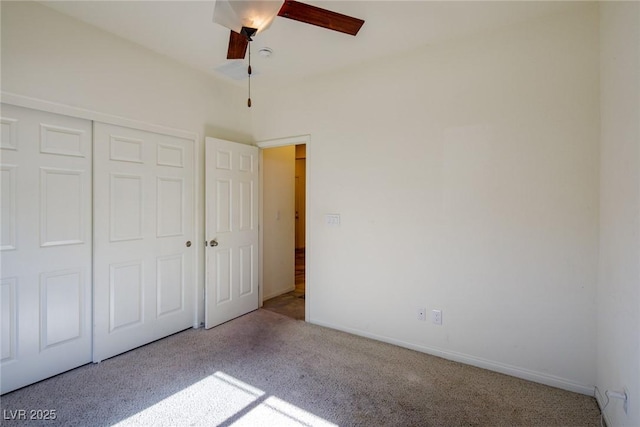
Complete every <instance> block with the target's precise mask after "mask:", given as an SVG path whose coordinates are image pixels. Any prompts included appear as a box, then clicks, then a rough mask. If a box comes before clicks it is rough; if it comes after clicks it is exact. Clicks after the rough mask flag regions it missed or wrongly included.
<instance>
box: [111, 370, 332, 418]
mask: <svg viewBox="0 0 640 427" xmlns="http://www.w3.org/2000/svg"><path fill="white" fill-rule="evenodd" d="M221 424H222V425H227V426H231V425H233V426H255V425H277V426H327V427H328V426H336V424H333V423H331V422H329V421H326V420H325V419H323V418H321V417H318V416H316V415H314V414H312V413H310V412H307V411H305V410H303V409H301V408H299V407H297V406H295V405H293V404H291V403H289V402H286V401H284V400H282V399H279V398H277V397H275V396H269V395H267V394H266V393H265V392H264V391H262V390H260V389H258V388H256V387H253V386H252V385H250V384H247V383H244V382H242V381H240V380H238V379H237V378H234V377H232V376H231V375H227V374H225V373H224V372H220V371H218V372H216V373H215V374H213V375H210V376H208V377H206V378H204V379H202V380H200V381H198V382H197V383H194V384H192V385H191V386H189V387H187V388H184V389H182V390H180V391H179V392H177V393H175V394H173V395H171V396H169V397H167V398H165V399H163V400H161V401H159V402H158V403H156V404H154V405H152V406H149V407H148V408H146V409H144V410H142V411H140V412H138V413H136V414H134V415H132V416H131V417H129V418H127V419H125V420H122V421H121V422H120V423H118V424H116V425H117V426H128V425H221Z"/></svg>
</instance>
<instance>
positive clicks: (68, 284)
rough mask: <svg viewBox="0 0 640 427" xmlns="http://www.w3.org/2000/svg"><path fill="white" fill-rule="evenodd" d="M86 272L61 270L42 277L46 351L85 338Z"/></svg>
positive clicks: (43, 338)
mask: <svg viewBox="0 0 640 427" xmlns="http://www.w3.org/2000/svg"><path fill="white" fill-rule="evenodd" d="M82 288H83V286H82V273H81V272H80V271H59V272H52V273H42V274H41V275H40V296H41V303H40V310H41V313H40V319H41V322H42V331H43V334H42V343H41V348H42V349H43V350H44V349H46V348H48V347H51V346H53V345H57V344H60V343H63V342H65V341H68V340H72V339H77V338H80V336H81V328H82V310H83V304H82V301H83V299H82Z"/></svg>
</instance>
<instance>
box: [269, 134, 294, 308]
mask: <svg viewBox="0 0 640 427" xmlns="http://www.w3.org/2000/svg"><path fill="white" fill-rule="evenodd" d="M295 162H296V160H295V146H294V145H289V146H286V147H277V148H267V149H265V150H263V152H262V170H263V176H264V179H263V181H262V197H263V205H262V215H263V217H262V223H261V230H262V236H263V239H262V242H263V243H262V245H263V246H262V261H263V266H262V268H263V270H262V271H263V276H262V284H263V291H262V292H263V300H267V299H269V298H273V297H275V296H278V295H281V294H283V293H286V292H289V291H292V290H294V289H295Z"/></svg>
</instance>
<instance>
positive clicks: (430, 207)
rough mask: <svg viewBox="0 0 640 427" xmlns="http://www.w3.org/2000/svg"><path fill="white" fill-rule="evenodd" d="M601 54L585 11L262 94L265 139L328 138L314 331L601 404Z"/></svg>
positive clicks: (592, 15)
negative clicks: (333, 221)
mask: <svg viewBox="0 0 640 427" xmlns="http://www.w3.org/2000/svg"><path fill="white" fill-rule="evenodd" d="M598 60H599V57H598V10H597V5H594V4H585V5H584V6H583V7H582V8H579V9H578V11H577V12H575V13H570V14H564V15H561V16H554V17H547V18H544V19H540V20H536V21H532V22H529V23H526V24H522V25H519V26H517V27H510V28H504V29H500V30H496V31H494V32H490V33H485V34H481V35H477V36H475V37H474V38H473V39H466V40H459V41H453V42H449V43H445V44H441V45H437V46H431V47H424V48H422V49H420V50H416V51H412V52H409V53H406V54H403V55H399V56H397V57H394V58H385V59H384V60H380V61H376V62H371V63H364V64H359V65H358V66H357V67H353V68H349V69H345V70H342V71H340V72H336V73H333V74H331V75H324V76H318V77H316V78H312V79H308V80H306V81H304V82H299V83H289V86H287V87H285V86H282V87H272V88H264V86H263V87H262V88H258V89H256V90H255V93H254V99H256V100H257V99H260V100H261V101H260V102H256V103H255V104H256V108H255V109H253V112H252V114H253V117H252V120H253V124H254V134H255V135H254V136H255V137H256V139H258V140H264V139H271V138H278V137H286V136H290V135H299V134H307V133H309V134H311V139H312V142H311V143H310V144H309V145H308V147H307V149H308V150H309V158H308V159H307V179H308V193H307V209H308V219H309V224H308V227H309V228H308V230H309V236H308V237H307V242H308V243H307V244H308V246H310V248H309V249H310V251H311V253H312V256H311V259H310V260H309V261H308V263H309V273H308V277H307V287H308V289H309V291H310V292H309V294H310V295H312V297H311V298H310V318H309V320H310V321H311V322H313V323H317V324H322V325H328V326H331V327H334V328H337V329H342V330H347V331H351V332H355V333H357V334H361V335H365V336H371V337H374V338H378V339H381V340H385V341H390V342H395V343H398V344H401V345H405V346H407V347H411V348H415V349H419V350H422V351H426V352H430V353H434V354H441V355H444V356H445V357H449V358H451V359H455V360H461V361H465V362H467V363H472V364H475V365H479V366H485V367H488V368H491V369H495V370H498V371H502V372H507V373H511V374H514V375H517V376H521V377H524V378H531V379H534V380H536V381H541V382H543V383H547V384H552V385H556V386H560V387H564V388H567V389H571V390H577V391H581V392H584V393H592V391H593V388H592V386H593V384H594V383H595V366H596V364H595V340H596V337H595V330H596V323H595V316H594V310H595V292H596V276H597V264H598V263H597V244H598V197H599V194H598V193H599V190H598V188H599V185H598V180H599V177H598V161H599V156H598V150H599V146H598V139H599V126H598V122H599V91H598V84H599V72H598ZM325 213H339V214H341V218H342V224H341V226H339V227H328V226H326V225H325V224H324V214H325ZM417 307H426V308H427V309H428V310H431V309H441V310H443V319H444V323H443V325H442V326H436V325H433V324H431V323H430V322H419V321H418V320H416V308H417Z"/></svg>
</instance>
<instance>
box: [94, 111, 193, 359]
mask: <svg viewBox="0 0 640 427" xmlns="http://www.w3.org/2000/svg"><path fill="white" fill-rule="evenodd" d="M94 140H95V142H94V181H95V182H94V227H95V231H94V240H95V250H94V251H95V253H94V310H95V314H94V353H93V360H94V361H95V362H99V361H101V360H104V359H106V358H108V357H111V356H114V355H116V354H119V353H122V352H124V351H128V350H130V349H132V348H135V347H138V346H141V345H143V344H146V343H148V342H151V341H153V340H156V339H159V338H162V337H165V336H167V335H170V334H172V333H175V332H178V331H181V330H184V329H187V328H189V327H192V326H193V324H194V310H195V257H196V255H195V254H196V250H195V249H196V248H195V245H194V237H195V235H194V221H195V220H194V179H193V176H194V160H193V150H194V147H193V144H194V142H193V141H191V140H187V139H182V138H177V137H172V136H167V135H160V134H156V133H151V132H145V131H141V130H134V129H129V128H125V127H119V126H114V125H107V124H102V123H94Z"/></svg>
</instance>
